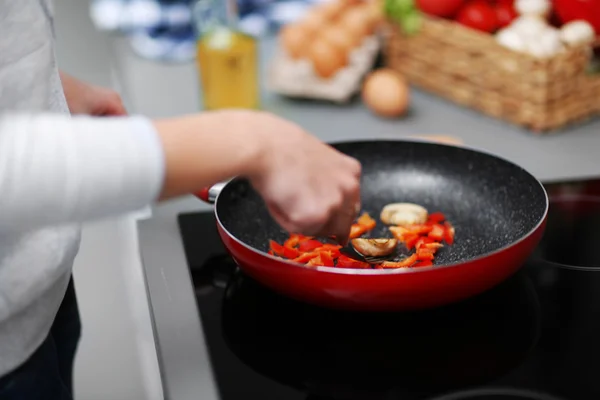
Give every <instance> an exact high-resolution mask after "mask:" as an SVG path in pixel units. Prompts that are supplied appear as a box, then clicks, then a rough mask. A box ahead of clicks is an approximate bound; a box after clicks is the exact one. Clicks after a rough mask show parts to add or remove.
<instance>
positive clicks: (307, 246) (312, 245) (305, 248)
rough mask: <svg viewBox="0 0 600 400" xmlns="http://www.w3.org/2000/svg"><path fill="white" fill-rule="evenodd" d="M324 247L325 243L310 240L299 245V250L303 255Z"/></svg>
mask: <svg viewBox="0 0 600 400" xmlns="http://www.w3.org/2000/svg"><path fill="white" fill-rule="evenodd" d="M322 246H323V243H321V242H319V241H318V240H315V239H309V240H305V241H302V242H300V243H299V244H298V250H299V251H301V252H302V253H306V252H309V251H313V250H315V249H318V248H319V247H322Z"/></svg>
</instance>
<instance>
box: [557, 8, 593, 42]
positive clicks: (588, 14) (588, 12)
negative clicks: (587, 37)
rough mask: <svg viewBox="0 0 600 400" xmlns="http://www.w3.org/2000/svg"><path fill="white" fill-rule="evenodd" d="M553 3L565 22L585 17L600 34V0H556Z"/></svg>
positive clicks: (559, 16)
mask: <svg viewBox="0 0 600 400" xmlns="http://www.w3.org/2000/svg"><path fill="white" fill-rule="evenodd" d="M553 5H554V10H555V11H556V14H557V15H558V18H559V19H560V21H561V22H562V23H563V24H566V23H567V22H571V21H574V20H577V19H583V20H585V21H587V22H589V23H590V24H591V25H592V26H593V27H594V29H595V30H596V34H597V35H600V0H554V1H553Z"/></svg>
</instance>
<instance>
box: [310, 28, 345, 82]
mask: <svg viewBox="0 0 600 400" xmlns="http://www.w3.org/2000/svg"><path fill="white" fill-rule="evenodd" d="M308 57H309V58H310V60H311V61H312V65H313V68H314V70H315V73H316V74H317V75H318V76H320V77H321V78H331V77H332V76H333V75H335V73H336V72H338V71H339V70H340V69H341V68H343V67H345V66H346V65H347V64H348V55H347V53H345V52H344V51H342V50H340V49H339V48H338V47H336V46H334V45H332V44H331V43H329V42H327V41H325V40H323V39H320V38H319V39H316V40H314V41H313V43H312V44H311V46H310V49H309V56H308Z"/></svg>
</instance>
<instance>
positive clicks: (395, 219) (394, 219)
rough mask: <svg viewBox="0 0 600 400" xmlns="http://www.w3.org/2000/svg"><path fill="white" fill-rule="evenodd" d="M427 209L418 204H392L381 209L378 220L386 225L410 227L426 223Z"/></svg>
mask: <svg viewBox="0 0 600 400" xmlns="http://www.w3.org/2000/svg"><path fill="white" fill-rule="evenodd" d="M427 215H428V214H427V209H425V207H422V206H420V205H418V204H412V203H392V204H388V205H387V206H385V207H383V209H382V210H381V214H380V215H379V218H380V219H381V222H383V223H384V224H386V225H399V226H410V225H415V224H424V223H425V221H427Z"/></svg>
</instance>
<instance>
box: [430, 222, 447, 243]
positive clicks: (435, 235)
mask: <svg viewBox="0 0 600 400" xmlns="http://www.w3.org/2000/svg"><path fill="white" fill-rule="evenodd" d="M444 233H445V229H444V227H443V226H442V225H440V224H434V225H433V228H432V229H431V232H429V237H430V238H432V239H433V240H435V241H436V242H441V241H442V240H443V239H444Z"/></svg>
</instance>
